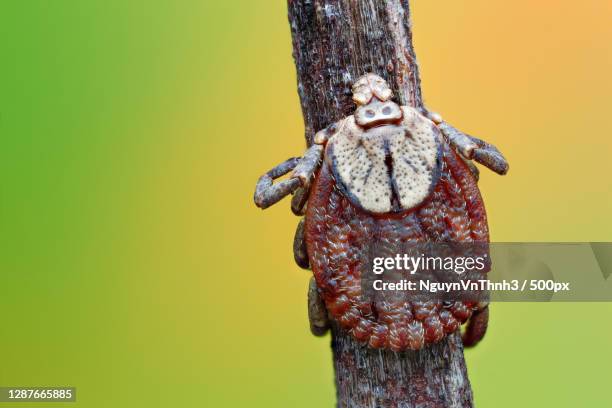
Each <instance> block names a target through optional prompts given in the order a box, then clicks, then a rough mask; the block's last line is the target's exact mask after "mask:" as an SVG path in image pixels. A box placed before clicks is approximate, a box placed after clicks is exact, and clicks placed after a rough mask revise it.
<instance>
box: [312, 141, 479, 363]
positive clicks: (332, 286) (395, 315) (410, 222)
mask: <svg viewBox="0 0 612 408" xmlns="http://www.w3.org/2000/svg"><path fill="white" fill-rule="evenodd" d="M442 160H443V164H442V171H441V176H440V179H439V181H438V183H437V185H436V187H435V189H434V191H433V193H432V194H431V196H430V197H429V198H428V199H427V200H426V201H425V202H424V203H423V204H422V205H421V206H420V207H417V208H416V209H413V210H410V211H407V212H404V213H401V214H393V215H391V214H389V215H385V214H382V215H372V214H369V213H366V212H364V211H362V210H360V209H358V208H356V207H355V206H353V205H352V204H351V203H350V201H349V200H348V199H347V198H346V197H345V196H344V195H343V194H342V193H341V192H340V190H339V189H338V187H337V186H336V183H335V180H334V178H333V176H332V172H331V170H330V169H329V166H328V165H327V163H326V162H324V164H323V166H322V168H321V170H320V172H319V174H318V177H317V178H316V180H315V182H314V184H313V186H312V190H311V194H310V197H309V201H308V209H307V213H306V230H305V236H306V243H307V248H308V256H309V259H310V264H311V265H312V269H313V272H314V276H315V279H316V282H317V285H318V287H319V289H320V292H321V295H322V297H323V299H324V301H325V304H326V306H327V309H328V310H329V312H330V314H331V316H332V317H333V318H334V319H336V320H337V321H338V322H339V323H340V324H341V326H342V327H344V328H345V329H347V330H350V332H351V333H352V335H353V336H354V337H355V338H356V339H357V340H359V341H362V342H367V343H368V344H369V345H370V346H371V347H375V348H389V349H392V350H394V351H402V350H406V349H412V350H416V349H420V348H421V347H423V345H424V344H426V343H433V342H437V341H440V340H441V339H442V338H443V337H444V336H445V335H446V334H449V333H452V332H454V331H456V330H457V329H458V328H459V327H460V325H461V324H462V323H464V322H465V321H466V320H467V319H468V318H469V317H470V316H471V314H472V308H473V307H474V306H475V305H474V304H473V303H469V302H454V303H451V304H443V303H442V302H441V301H430V302H416V301H413V300H411V299H408V298H406V297H405V295H404V296H399V297H397V298H394V300H393V301H384V302H371V301H366V300H365V299H364V297H363V296H362V293H361V291H362V289H361V281H360V278H361V271H365V270H366V269H365V268H368V267H370V265H369V260H370V259H372V258H373V257H395V255H396V254H398V253H399V254H401V253H402V252H403V250H404V249H405V248H406V245H408V244H409V243H415V242H473V241H476V242H488V239H489V236H488V228H487V221H486V213H485V210H484V206H483V203H482V199H481V197H480V193H479V191H478V188H477V186H476V180H475V179H474V177H473V176H472V174H471V173H470V171H469V169H468V168H467V166H466V165H465V163H463V161H462V160H461V159H460V158H459V157H458V156H457V154H456V153H455V152H454V151H452V150H450V148H449V147H448V145H446V143H443V158H442Z"/></svg>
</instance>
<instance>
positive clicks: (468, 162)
mask: <svg viewBox="0 0 612 408" xmlns="http://www.w3.org/2000/svg"><path fill="white" fill-rule="evenodd" d="M459 157H461V160H463V162H464V163H465V165H466V166H468V168H469V169H470V171H471V172H472V174H473V175H474V178H475V179H476V181H478V180H479V179H480V170H478V167H476V166H475V165H474V163H472V161H471V160H468V159H466V158H465V157H463V155H459Z"/></svg>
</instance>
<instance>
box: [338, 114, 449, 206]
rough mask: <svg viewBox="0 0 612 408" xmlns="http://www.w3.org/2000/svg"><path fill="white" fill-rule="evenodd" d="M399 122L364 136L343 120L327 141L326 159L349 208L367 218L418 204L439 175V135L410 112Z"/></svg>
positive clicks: (350, 121)
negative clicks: (363, 214)
mask: <svg viewBox="0 0 612 408" xmlns="http://www.w3.org/2000/svg"><path fill="white" fill-rule="evenodd" d="M401 109H402V111H403V116H404V117H403V120H402V121H401V123H400V124H398V125H387V126H382V127H375V128H371V129H368V130H364V129H363V128H361V127H359V126H358V125H357V124H356V123H355V119H354V117H353V116H350V117H348V118H346V119H345V120H344V121H343V122H342V123H341V124H340V126H339V129H338V132H337V133H336V134H335V135H334V136H333V137H332V138H331V139H330V140H329V143H328V145H327V153H326V158H327V160H329V164H330V165H331V166H330V167H331V168H332V171H333V173H334V177H335V179H336V182H337V183H338V185H339V187H340V188H341V189H342V190H343V192H344V193H345V194H346V196H347V197H348V198H349V199H350V200H351V202H352V203H353V204H354V205H356V206H357V207H359V208H362V209H364V210H366V211H369V212H373V213H378V214H381V213H388V212H401V211H406V210H409V209H411V208H414V207H416V206H418V205H419V204H421V203H422V202H423V201H424V200H425V199H426V198H427V197H428V196H429V195H430V194H431V192H432V190H433V188H434V186H435V184H436V182H437V179H438V175H439V172H440V154H441V153H440V152H441V149H440V137H441V136H440V133H439V131H438V129H437V127H436V126H435V125H434V124H433V122H431V121H430V120H429V119H427V118H425V117H424V116H422V115H421V114H419V113H418V112H417V111H416V110H415V109H413V108H410V107H402V108H401Z"/></svg>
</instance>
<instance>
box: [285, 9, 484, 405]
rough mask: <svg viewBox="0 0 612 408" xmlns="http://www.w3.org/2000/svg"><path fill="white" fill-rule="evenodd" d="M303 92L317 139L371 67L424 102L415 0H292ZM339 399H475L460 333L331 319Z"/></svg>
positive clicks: (400, 98)
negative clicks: (419, 344)
mask: <svg viewBox="0 0 612 408" xmlns="http://www.w3.org/2000/svg"><path fill="white" fill-rule="evenodd" d="M288 8H289V22H290V25H291V34H292V38H293V56H294V59H295V64H296V68H297V76H298V92H299V95H300V100H301V104H302V112H303V115H304V123H305V128H306V142H307V144H308V145H310V144H312V139H313V137H314V134H315V132H316V131H318V130H321V129H323V128H325V127H326V126H328V125H329V124H331V123H333V122H335V121H337V120H339V119H341V118H343V117H345V116H348V115H350V114H352V112H353V110H354V109H355V106H354V104H353V101H352V100H351V85H352V83H353V82H354V81H355V80H356V79H357V78H358V77H359V76H361V75H363V74H365V73H368V72H372V73H375V74H378V75H380V76H382V77H384V78H385V79H386V80H387V82H388V83H389V86H390V87H391V88H392V89H393V91H394V94H395V99H396V100H397V102H399V103H400V104H402V105H409V106H413V107H417V108H421V107H422V104H423V101H422V97H421V87H420V79H419V70H418V65H417V62H416V57H415V53H414V48H413V46H412V29H411V25H410V9H409V4H408V0H288ZM332 350H333V358H334V368H335V375H336V390H337V398H338V407H351V408H353V407H372V408H377V407H381V408H391V407H401V408H410V407H415V408H416V407H419V408H434V407H436V408H438V407H440V408H456V407H461V408H464V407H472V406H473V402H472V390H471V388H470V383H469V380H468V377H467V369H466V365H465V360H464V357H463V345H462V343H461V338H460V336H459V334H458V333H455V334H453V335H450V336H448V337H446V338H444V339H443V340H442V341H441V342H440V343H438V344H435V345H432V346H428V347H426V348H424V349H423V350H420V351H416V352H406V353H394V352H391V351H388V350H374V349H371V348H368V347H366V346H362V345H360V344H358V343H357V342H356V341H355V340H354V339H353V337H352V336H350V334H348V333H346V332H345V331H343V330H342V329H341V328H339V327H338V325H336V324H332Z"/></svg>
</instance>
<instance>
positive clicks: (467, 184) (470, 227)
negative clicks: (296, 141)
mask: <svg viewBox="0 0 612 408" xmlns="http://www.w3.org/2000/svg"><path fill="white" fill-rule="evenodd" d="M391 98H392V92H391V90H390V89H389V87H388V85H387V84H386V82H385V81H384V80H383V79H382V78H380V77H378V76H376V75H374V74H367V75H364V76H363V77H361V78H360V79H359V80H358V81H356V82H355V84H354V85H353V100H354V101H355V103H356V104H357V109H356V110H355V113H354V114H353V115H351V116H349V117H346V118H344V119H342V120H340V121H338V122H336V123H334V124H332V125H330V126H329V127H328V128H326V129H324V130H322V131H320V132H318V133H317V134H316V135H315V137H314V144H313V145H312V146H311V147H310V148H309V149H308V150H307V151H306V153H305V154H304V156H303V157H302V158H299V159H289V160H287V161H286V162H284V163H282V164H281V165H279V166H277V167H275V168H274V169H272V170H270V171H269V172H268V173H266V174H265V175H263V176H262V177H261V178H260V180H259V182H258V184H257V188H256V192H255V203H256V204H257V205H258V206H259V207H261V208H266V207H268V206H270V205H272V204H274V203H276V202H277V201H279V200H280V199H281V198H283V197H284V196H286V195H288V194H291V193H294V196H293V200H292V210H293V211H294V212H295V213H296V214H303V213H304V209H305V219H304V220H302V222H300V224H299V226H298V229H297V233H296V238H295V242H294V254H295V258H296V262H297V263H298V264H299V265H300V266H301V267H304V268H307V267H309V266H310V267H311V268H312V270H313V273H314V280H315V282H316V283H311V285H310V290H309V301H308V303H309V312H310V313H309V316H310V320H311V329H312V331H313V333H315V334H323V333H325V331H326V329H327V327H328V321H327V318H328V317H331V318H332V319H335V320H336V321H337V322H338V323H339V324H340V326H341V327H343V328H344V329H346V330H349V331H350V333H351V334H352V335H353V336H354V337H355V338H356V339H357V340H358V341H361V342H364V343H367V344H368V345H369V346H371V347H375V348H388V349H391V350H394V351H403V350H407V349H412V350H416V349H420V348H422V347H423V346H424V345H425V344H428V343H433V342H437V341H439V340H441V339H442V338H443V337H444V336H445V335H447V334H449V333H452V332H454V331H456V330H457V329H459V327H460V326H461V324H463V323H465V322H466V321H467V320H468V319H470V318H471V322H470V324H469V325H468V329H467V330H466V333H465V335H464V343H465V344H466V345H473V344H475V343H476V342H477V341H479V340H480V338H482V336H483V335H484V332H485V330H486V324H487V321H488V307H487V305H486V304H477V303H474V302H467V301H463V302H462V301H456V302H453V303H450V304H448V303H443V302H441V301H431V302H417V301H414V299H410V298H407V297H404V298H400V299H399V300H397V301H395V302H379V303H377V302H375V301H370V300H368V299H366V298H365V297H364V296H363V294H362V287H361V284H360V278H361V276H362V272H363V271H364V270H365V269H364V268H367V267H368V262H369V260H371V259H372V258H373V257H385V256H393V255H394V254H397V253H401V252H402V251H403V250H404V249H405V247H406V245H407V244H409V243H420V242H461V243H464V242H465V243H469V242H488V240H489V231H488V225H487V219H486V213H485V209H484V205H483V202H482V198H481V196H480V192H479V190H478V187H477V175H478V173H477V170H476V168H475V166H474V165H473V164H472V163H471V162H470V160H475V161H477V162H479V163H481V164H483V165H485V166H487V167H489V168H491V169H492V170H494V171H496V172H498V173H500V174H505V173H506V171H507V170H508V165H507V163H506V161H505V159H504V158H503V156H502V155H501V153H499V151H498V150H497V149H496V148H495V147H493V146H491V145H489V144H487V143H485V142H483V141H481V140H479V139H476V138H473V137H471V136H468V135H465V134H463V133H461V132H459V131H457V130H456V129H454V128H453V127H452V126H450V125H449V124H447V123H445V122H443V121H442V119H441V118H440V117H439V116H438V115H436V114H431V113H429V112H425V111H423V112H421V111H418V110H417V109H414V108H411V107H407V106H399V105H397V104H396V103H394V102H393V101H392V100H391ZM290 171H292V173H291V175H290V176H289V178H288V179H286V180H283V181H281V182H278V183H274V182H273V180H274V179H276V178H278V177H280V176H282V175H284V174H287V173H289V172H290Z"/></svg>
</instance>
